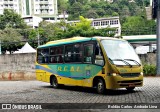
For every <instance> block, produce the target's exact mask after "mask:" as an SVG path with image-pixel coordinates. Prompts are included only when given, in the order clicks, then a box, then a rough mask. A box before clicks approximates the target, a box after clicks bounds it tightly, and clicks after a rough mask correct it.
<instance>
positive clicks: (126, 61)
mask: <svg viewBox="0 0 160 112" xmlns="http://www.w3.org/2000/svg"><path fill="white" fill-rule="evenodd" d="M112 61H122V62H124V63H125V64H126V65H129V66H130V67H132V65H131V64H129V63H128V62H127V61H125V60H123V59H113V60H112Z"/></svg>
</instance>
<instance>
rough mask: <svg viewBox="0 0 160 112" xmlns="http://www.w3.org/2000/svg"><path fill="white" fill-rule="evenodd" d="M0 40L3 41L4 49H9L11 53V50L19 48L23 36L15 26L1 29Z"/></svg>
mask: <svg viewBox="0 0 160 112" xmlns="http://www.w3.org/2000/svg"><path fill="white" fill-rule="evenodd" d="M0 40H1V41H2V51H6V50H8V51H9V52H10V53H11V51H15V50H17V49H18V46H20V44H21V43H20V41H21V40H22V36H21V34H20V33H18V32H17V31H16V30H15V29H13V28H5V29H4V30H0ZM17 42H19V43H17Z"/></svg>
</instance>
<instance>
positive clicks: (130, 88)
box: [126, 87, 135, 91]
mask: <svg viewBox="0 0 160 112" xmlns="http://www.w3.org/2000/svg"><path fill="white" fill-rule="evenodd" d="M134 88H135V87H127V88H126V89H127V91H133V90H134Z"/></svg>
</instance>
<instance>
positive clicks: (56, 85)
mask: <svg viewBox="0 0 160 112" xmlns="http://www.w3.org/2000/svg"><path fill="white" fill-rule="evenodd" d="M52 87H53V88H58V81H57V78H56V77H52Z"/></svg>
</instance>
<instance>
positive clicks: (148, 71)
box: [143, 64, 156, 76]
mask: <svg viewBox="0 0 160 112" xmlns="http://www.w3.org/2000/svg"><path fill="white" fill-rule="evenodd" d="M143 73H144V76H155V75H156V66H155V65H148V64H145V65H144V66H143Z"/></svg>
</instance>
